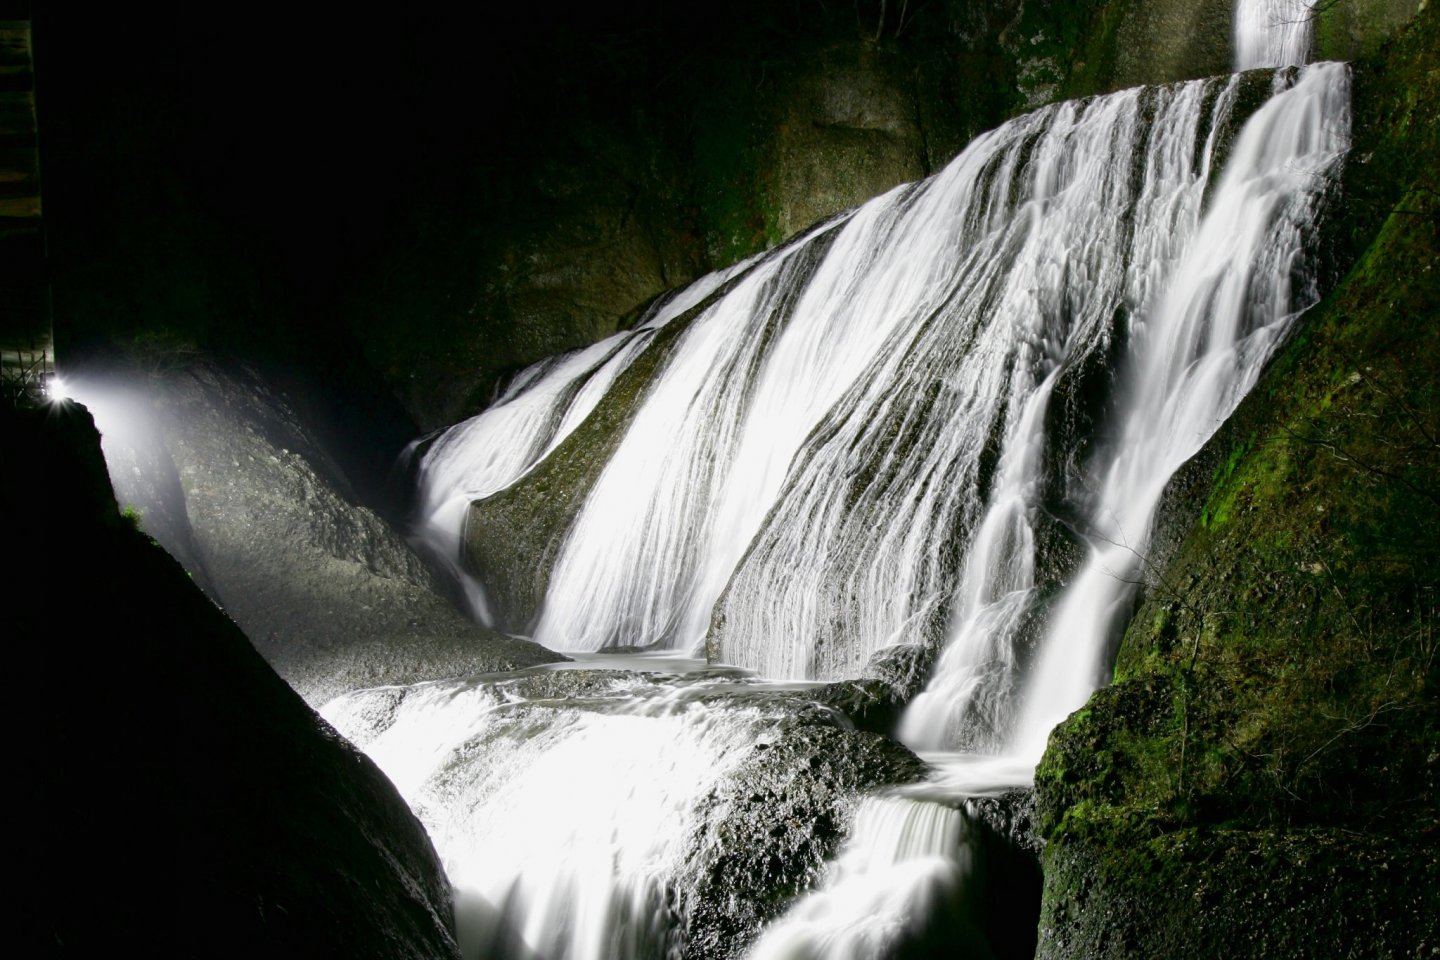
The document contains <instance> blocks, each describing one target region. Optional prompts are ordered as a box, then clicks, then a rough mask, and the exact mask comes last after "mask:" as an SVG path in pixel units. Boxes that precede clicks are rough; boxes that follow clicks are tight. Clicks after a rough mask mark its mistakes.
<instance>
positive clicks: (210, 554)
mask: <svg viewBox="0 0 1440 960" xmlns="http://www.w3.org/2000/svg"><path fill="white" fill-rule="evenodd" d="M122 384H123V386H113V385H109V384H105V383H101V382H97V383H96V384H95V386H94V388H93V390H94V396H95V398H96V399H95V406H96V409H97V410H98V411H99V416H98V420H99V423H100V426H101V430H102V432H103V433H104V434H105V435H106V436H105V445H106V456H107V458H108V459H109V460H110V462H111V464H112V473H113V475H114V476H115V487H116V491H117V494H118V496H119V498H120V500H121V501H122V502H124V503H126V504H130V505H133V506H134V507H135V508H136V509H138V510H139V512H140V516H141V524H142V526H143V527H144V528H145V530H146V532H148V533H150V534H152V535H153V536H155V537H156V539H158V540H159V541H160V542H161V543H162V544H163V545H164V546H166V547H167V548H168V549H171V550H172V552H173V553H174V555H175V556H176V557H177V558H179V559H180V560H182V561H183V562H185V564H186V565H187V566H188V567H189V568H190V569H191V570H192V571H193V572H194V575H195V577H196V580H197V581H198V582H200V583H201V584H202V586H204V587H205V589H206V590H207V592H209V593H210V595H211V596H212V597H213V598H214V599H215V600H216V602H218V603H219V604H220V605H221V606H222V607H224V609H225V610H226V612H227V613H229V614H230V616H232V617H233V618H234V619H235V621H236V622H237V623H238V624H239V625H240V626H241V628H242V629H244V630H245V631H246V633H247V635H249V636H250V637H251V638H252V640H253V642H254V643H255V646H256V648H257V649H258V650H259V651H260V652H261V654H262V655H263V656H264V657H265V658H266V659H267V660H268V661H269V662H270V663H271V665H272V666H274V667H275V668H276V670H277V671H279V673H280V674H281V676H283V677H285V678H286V680H288V681H289V682H290V683H291V685H292V686H294V687H295V688H296V689H297V690H298V691H300V693H301V694H302V695H303V696H305V697H306V699H308V700H309V701H310V702H311V703H312V704H315V705H319V704H321V703H323V702H324V701H325V700H328V699H329V698H330V697H331V696H334V695H335V694H337V693H339V692H342V691H343V690H348V689H355V688H358V687H364V686H374V685H378V684H384V683H395V682H401V681H418V680H426V679H438V678H441V677H453V676H463V675H465V674H469V673H487V672H491V671H495V670H506V669H512V668H515V667H522V666H528V665H530V664H534V663H542V662H547V661H551V660H555V659H558V658H557V656H556V655H555V654H552V653H550V652H549V651H547V650H545V649H543V648H541V647H539V646H537V645H535V644H531V643H528V642H525V641H521V640H515V639H512V638H510V637H506V636H501V635H498V634H495V633H492V632H490V631H487V630H484V629H482V628H480V627H477V626H475V625H474V624H472V623H470V622H469V621H468V620H466V619H465V618H464V617H462V616H461V615H460V614H459V613H457V612H456V611H455V609H454V608H453V606H452V605H451V604H450V603H449V602H447V600H446V599H445V598H444V596H443V595H442V592H441V586H440V584H439V583H437V581H436V579H435V578H434V577H433V576H432V575H431V573H430V572H429V571H428V570H427V569H426V567H425V566H424V564H423V563H421V561H420V559H419V557H417V556H416V554H415V553H414V552H413V551H412V550H411V549H410V547H409V546H408V545H407V544H406V543H405V541H404V540H403V539H402V538H401V537H400V536H399V535H398V534H397V533H396V532H395V531H394V530H393V529H391V527H390V526H389V525H388V524H387V523H386V522H385V521H384V520H382V519H381V518H380V517H379V516H377V515H376V514H375V513H374V512H373V511H372V510H370V509H368V508H366V507H363V506H360V505H359V504H358V503H357V502H356V498H355V496H354V494H353V492H351V491H350V489H349V487H348V485H347V484H346V482H345V479H344V477H343V476H342V474H341V472H340V469H339V468H338V467H337V466H336V465H335V463H334V462H333V461H332V460H331V459H330V458H329V457H328V456H326V454H325V453H324V451H322V450H320V449H319V448H317V446H316V445H315V444H314V442H313V441H312V440H311V439H310V437H309V433H308V431H307V429H306V427H305V425H304V424H302V423H301V422H300V420H299V418H298V417H297V415H296V414H295V412H294V410H293V409H292V408H291V406H290V405H289V403H288V402H287V400H286V399H285V397H284V396H283V395H281V394H279V393H278V392H276V391H275V390H274V389H273V388H272V387H270V386H268V385H267V384H266V383H265V382H264V381H262V380H261V379H260V378H259V377H257V376H256V375H254V374H253V373H251V372H249V371H242V372H239V373H229V372H226V371H224V370H222V369H221V368H220V367H219V366H218V365H215V364H213V363H209V362H203V361H195V362H191V363H189V364H188V365H186V366H184V367H182V368H180V369H177V370H173V371H170V372H167V373H165V374H163V375H160V376H158V377H156V378H154V379H151V380H148V381H145V380H140V381H136V380H134V379H126V380H124V381H122ZM122 390H123V391H124V393H125V394H126V395H127V396H128V399H127V400H126V402H125V405H124V407H123V408H122V409H117V410H114V411H112V410H110V409H108V406H109V405H110V404H111V403H112V402H116V398H117V397H119V396H120V395H121V393H122ZM81 392H82V396H83V395H87V394H86V388H84V386H83V381H82V390H81ZM112 422H113V423H114V427H113V428H112V427H111V425H110V424H111V423H112Z"/></svg>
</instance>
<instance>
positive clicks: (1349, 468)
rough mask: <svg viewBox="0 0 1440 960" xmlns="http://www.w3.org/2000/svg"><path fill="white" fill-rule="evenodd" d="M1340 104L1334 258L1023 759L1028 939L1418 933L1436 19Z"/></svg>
mask: <svg viewBox="0 0 1440 960" xmlns="http://www.w3.org/2000/svg"><path fill="white" fill-rule="evenodd" d="M1354 109H1355V140H1354V147H1353V151H1352V154H1351V161H1350V164H1349V167H1348V170H1347V173H1346V175H1345V183H1344V201H1343V206H1341V207H1340V208H1339V211H1340V212H1339V213H1337V214H1336V215H1335V216H1334V217H1333V218H1332V221H1331V223H1330V224H1329V233H1330V235H1331V238H1332V241H1333V251H1332V252H1333V256H1334V261H1335V263H1337V264H1340V265H1345V264H1347V263H1348V264H1349V267H1348V269H1345V271H1344V273H1343V276H1341V277H1340V279H1339V282H1338V285H1337V286H1336V287H1335V289H1334V292H1333V293H1332V294H1331V295H1330V296H1329V297H1328V298H1327V299H1326V300H1325V301H1324V302H1323V303H1322V304H1321V305H1320V306H1319V307H1318V308H1317V309H1316V310H1314V311H1312V313H1311V315H1310V316H1309V317H1308V318H1307V319H1306V320H1305V321H1304V322H1303V325H1302V327H1301V330H1300V333H1299V334H1298V336H1296V338H1295V339H1294V340H1293V341H1292V342H1291V343H1290V344H1289V345H1288V346H1287V348H1286V349H1285V350H1284V351H1283V353H1282V355H1281V356H1280V357H1279V359H1278V360H1277V361H1276V363H1275V364H1274V365H1273V367H1272V368H1271V369H1270V370H1269V371H1267V373H1266V375H1265V377H1264V379H1263V380H1262V381H1261V383H1260V385H1259V386H1258V387H1257V388H1256V390H1255V391H1254V392H1253V394H1252V395H1251V396H1250V398H1248V399H1247V401H1246V402H1245V403H1244V404H1243V405H1242V407H1241V409H1240V410H1239V411H1238V412H1237V414H1236V415H1235V417H1233V418H1232V420H1231V421H1230V423H1229V424H1227V426H1226V427H1225V428H1224V429H1223V430H1222V431H1221V432H1220V433H1219V434H1218V435H1217V436H1216V437H1215V438H1214V440H1212V442H1211V444H1210V445H1209V447H1208V448H1207V450H1206V451H1205V452H1204V453H1203V454H1202V455H1201V457H1199V458H1197V461H1196V463H1195V464H1193V465H1192V466H1191V467H1190V468H1189V469H1188V470H1187V471H1186V472H1184V473H1182V475H1181V476H1179V477H1177V479H1176V481H1175V483H1174V484H1172V489H1171V491H1170V494H1169V500H1168V502H1167V503H1166V505H1165V507H1164V509H1163V511H1162V528H1161V529H1160V530H1159V531H1158V533H1157V540H1156V542H1157V547H1156V548H1155V551H1156V552H1155V555H1154V556H1152V557H1150V558H1147V559H1148V560H1149V561H1150V562H1149V563H1148V564H1147V568H1148V569H1147V579H1148V581H1149V582H1148V584H1147V589H1146V593H1145V597H1144V600H1143V602H1142V603H1141V604H1140V607H1139V610H1138V613H1137V615H1136V616H1135V618H1134V620H1133V622H1132V624H1131V627H1130V628H1129V631H1128V633H1127V635H1126V636H1125V638H1124V640H1123V642H1122V645H1121V649H1120V653H1119V659H1118V663H1117V666H1116V671H1115V683H1114V684H1113V685H1112V686H1110V687H1109V688H1107V689H1105V690H1102V691H1100V692H1099V693H1097V694H1096V695H1095V696H1094V697H1093V698H1092V699H1091V701H1090V703H1089V704H1088V705H1087V706H1086V707H1085V708H1084V709H1082V710H1080V711H1078V712H1077V713H1076V714H1074V715H1073V716H1071V717H1070V718H1069V720H1067V721H1066V722H1065V723H1064V724H1062V725H1061V726H1060V727H1059V728H1058V729H1057V730H1056V731H1055V733H1054V734H1053V735H1052V737H1051V741H1050V747H1049V750H1048V751H1047V753H1046V755H1045V759H1044V761H1043V762H1042V764H1041V766H1040V769H1039V770H1038V771H1037V775H1036V788H1037V792H1038V799H1039V804H1038V805H1039V812H1040V819H1041V823H1042V830H1043V832H1044V834H1045V836H1046V838H1047V841H1048V846H1047V849H1046V852H1045V873H1046V880H1045V902H1044V907H1043V915H1042V921H1041V947H1040V951H1039V955H1040V956H1041V957H1047V958H1055V957H1087V958H1094V957H1139V956H1204V957H1208V956H1226V957H1234V956H1256V957H1259V956H1265V957H1307V956H1430V955H1432V953H1433V951H1435V950H1437V949H1440V866H1437V862H1436V857H1435V849H1436V845H1437V843H1440V808H1437V803H1436V798H1437V791H1436V773H1437V770H1440V704H1437V697H1436V691H1437V681H1440V676H1437V657H1436V644H1437V640H1440V638H1437V634H1436V627H1437V615H1436V614H1437V602H1440V393H1437V391H1436V388H1435V384H1436V382H1437V380H1440V323H1437V321H1440V235H1437V227H1436V224H1437V222H1440V169H1437V167H1440V164H1437V160H1436V158H1437V157H1440V10H1437V9H1436V8H1435V7H1434V6H1433V5H1430V7H1429V8H1428V9H1426V10H1424V11H1423V12H1422V13H1421V14H1420V15H1419V16H1418V17H1417V18H1416V20H1415V21H1414V22H1413V23H1412V25H1411V26H1410V28H1409V29H1408V30H1407V31H1406V32H1405V33H1403V34H1402V35H1401V36H1400V37H1398V38H1397V39H1396V40H1394V41H1392V43H1391V44H1390V45H1389V46H1388V47H1387V48H1386V49H1384V50H1383V51H1382V52H1381V53H1380V54H1378V55H1377V56H1375V57H1372V58H1369V59H1366V60H1362V61H1360V62H1358V63H1357V64H1356V65H1355V98H1354Z"/></svg>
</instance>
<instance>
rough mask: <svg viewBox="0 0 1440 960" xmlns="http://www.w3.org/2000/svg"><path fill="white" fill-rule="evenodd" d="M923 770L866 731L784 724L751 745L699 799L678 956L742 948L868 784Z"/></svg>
mask: <svg viewBox="0 0 1440 960" xmlns="http://www.w3.org/2000/svg"><path fill="white" fill-rule="evenodd" d="M923 775H924V764H923V763H922V762H921V761H920V760H919V758H917V757H916V756H915V755H914V754H912V753H911V752H910V751H909V750H907V749H905V748H904V747H902V746H900V745H899V744H898V743H896V742H895V741H893V740H889V739H887V738H885V737H881V736H879V735H877V734H873V733H865V732H855V731H847V730H841V729H836V728H834V727H828V726H810V725H802V724H790V725H782V726H781V727H780V729H779V730H778V731H777V735H776V736H775V737H774V738H772V739H769V740H761V741H759V742H757V743H756V744H755V746H754V748H753V750H752V752H751V755H750V756H749V757H748V758H747V759H746V760H745V761H744V762H742V763H741V764H740V766H739V767H738V768H737V769H736V770H735V771H734V772H733V773H732V775H731V776H730V777H728V778H727V779H726V780H725V781H724V782H723V783H722V784H720V785H719V786H718V787H717V788H716V789H715V790H713V791H712V792H711V793H710V795H708V796H707V797H705V798H703V799H702V800H701V802H700V809H701V815H700V821H699V826H698V827H697V829H696V831H695V834H694V844H695V851H694V853H693V854H692V855H691V859H690V863H689V867H690V870H691V871H693V872H692V882H693V883H694V887H693V888H691V889H689V890H687V891H686V894H687V899H688V901H689V904H690V908H689V911H688V922H687V931H686V940H685V955H686V956H687V957H697V958H698V957H705V958H722V957H731V956H739V955H741V953H742V951H743V948H744V947H745V946H746V945H748V944H749V942H750V941H751V940H752V939H753V938H754V936H755V934H756V933H758V932H759V929H760V927H761V926H762V925H763V924H765V923H766V922H768V921H770V920H773V919H775V918H776V917H777V916H779V915H780V913H782V912H783V910H784V908H785V907H786V906H787V905H788V902H789V900H790V899H791V898H793V897H794V896H796V895H797V894H799V893H801V892H803V891H804V890H806V889H808V888H810V887H812V886H814V884H815V882H816V881H817V880H818V878H819V876H820V872H821V869H822V868H823V867H824V865H825V862H826V861H827V860H828V859H830V858H831V857H833V856H834V855H835V853H836V852H837V851H838V849H839V846H840V843H841V841H842V840H843V839H844V837H845V835H846V834H847V833H848V829H849V821H850V818H851V816H852V815H853V813H854V806H855V804H856V803H857V802H858V800H859V798H860V796H861V795H862V794H863V793H864V792H865V791H866V790H867V789H869V788H874V787H876V786H879V785H883V784H890V783H904V782H908V781H914V780H918V779H920V778H921V777H922V776H923Z"/></svg>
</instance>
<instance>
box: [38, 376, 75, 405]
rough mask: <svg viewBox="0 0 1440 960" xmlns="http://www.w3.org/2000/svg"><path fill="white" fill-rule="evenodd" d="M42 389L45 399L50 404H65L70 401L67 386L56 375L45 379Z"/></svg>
mask: <svg viewBox="0 0 1440 960" xmlns="http://www.w3.org/2000/svg"><path fill="white" fill-rule="evenodd" d="M43 389H44V391H45V399H46V400H48V401H49V402H51V403H65V402H66V401H68V400H70V399H71V397H70V387H69V384H67V383H66V382H65V379H64V378H63V377H61V376H60V374H58V373H53V374H51V375H50V376H48V377H46V378H45V380H44V386H43Z"/></svg>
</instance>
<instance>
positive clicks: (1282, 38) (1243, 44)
mask: <svg viewBox="0 0 1440 960" xmlns="http://www.w3.org/2000/svg"><path fill="white" fill-rule="evenodd" d="M1314 7H1315V0H1235V69H1236V70H1253V69H1255V68H1257V67H1294V66H1299V65H1300V64H1302V63H1305V62H1306V61H1307V60H1309V59H1310V46H1311V44H1312V42H1313V38H1314V34H1315V13H1314Z"/></svg>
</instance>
